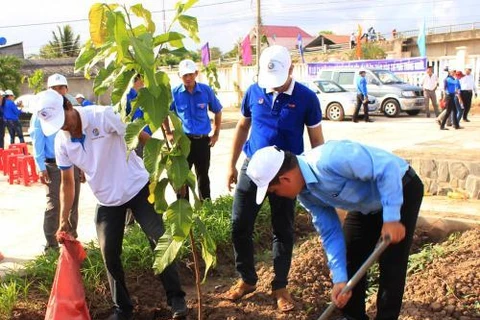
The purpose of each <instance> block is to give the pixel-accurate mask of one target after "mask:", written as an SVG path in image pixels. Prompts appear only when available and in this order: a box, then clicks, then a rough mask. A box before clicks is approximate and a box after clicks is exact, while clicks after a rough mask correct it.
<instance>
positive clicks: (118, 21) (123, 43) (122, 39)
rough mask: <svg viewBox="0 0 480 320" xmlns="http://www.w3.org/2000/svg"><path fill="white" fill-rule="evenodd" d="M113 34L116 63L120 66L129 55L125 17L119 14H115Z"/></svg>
mask: <svg viewBox="0 0 480 320" xmlns="http://www.w3.org/2000/svg"><path fill="white" fill-rule="evenodd" d="M113 34H114V36H115V43H116V45H117V63H118V64H122V63H123V62H124V59H125V58H127V57H128V54H129V52H128V48H129V36H128V32H127V24H126V22H125V17H124V16H123V14H122V13H121V12H115V28H114V33H113Z"/></svg>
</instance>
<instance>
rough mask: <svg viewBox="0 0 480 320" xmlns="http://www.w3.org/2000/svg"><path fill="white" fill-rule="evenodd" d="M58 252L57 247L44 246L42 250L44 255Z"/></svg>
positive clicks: (58, 248)
mask: <svg viewBox="0 0 480 320" xmlns="http://www.w3.org/2000/svg"><path fill="white" fill-rule="evenodd" d="M51 251H53V252H59V251H60V247H59V246H58V245H57V246H49V245H47V246H45V249H43V252H44V253H48V252H51Z"/></svg>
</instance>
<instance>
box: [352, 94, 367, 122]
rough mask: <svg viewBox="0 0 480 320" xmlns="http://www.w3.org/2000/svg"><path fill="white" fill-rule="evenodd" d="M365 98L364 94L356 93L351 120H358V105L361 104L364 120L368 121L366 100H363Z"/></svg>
mask: <svg viewBox="0 0 480 320" xmlns="http://www.w3.org/2000/svg"><path fill="white" fill-rule="evenodd" d="M364 100H365V96H364V95H363V94H357V106H356V107H355V112H354V113H353V117H352V120H353V121H357V120H358V114H359V113H360V107H361V106H362V105H363V114H364V118H363V119H364V120H365V121H368V101H367V102H363V101H364Z"/></svg>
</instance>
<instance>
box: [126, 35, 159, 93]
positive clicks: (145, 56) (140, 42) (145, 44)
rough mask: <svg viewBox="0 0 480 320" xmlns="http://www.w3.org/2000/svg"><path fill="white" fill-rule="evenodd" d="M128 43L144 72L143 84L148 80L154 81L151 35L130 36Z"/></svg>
mask: <svg viewBox="0 0 480 320" xmlns="http://www.w3.org/2000/svg"><path fill="white" fill-rule="evenodd" d="M130 44H131V45H132V47H133V51H134V52H135V59H136V61H137V62H138V63H139V64H140V66H141V67H142V69H143V71H144V72H145V74H144V77H143V79H144V81H145V86H148V85H149V83H150V82H152V83H153V82H154V72H153V70H154V67H155V65H154V63H155V57H154V54H153V41H152V37H151V36H149V35H148V34H145V35H143V36H140V37H130Z"/></svg>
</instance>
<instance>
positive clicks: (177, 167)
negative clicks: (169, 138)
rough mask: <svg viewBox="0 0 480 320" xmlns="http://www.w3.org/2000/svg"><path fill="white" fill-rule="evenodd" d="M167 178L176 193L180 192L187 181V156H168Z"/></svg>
mask: <svg viewBox="0 0 480 320" xmlns="http://www.w3.org/2000/svg"><path fill="white" fill-rule="evenodd" d="M166 168H167V176H168V179H169V180H170V183H171V184H172V187H173V189H174V190H175V191H178V190H179V189H180V188H181V187H182V186H183V185H184V184H185V181H186V180H187V177H188V172H189V171H190V169H189V168H188V162H187V157H185V156H170V155H169V156H168V159H167V167H166Z"/></svg>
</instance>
